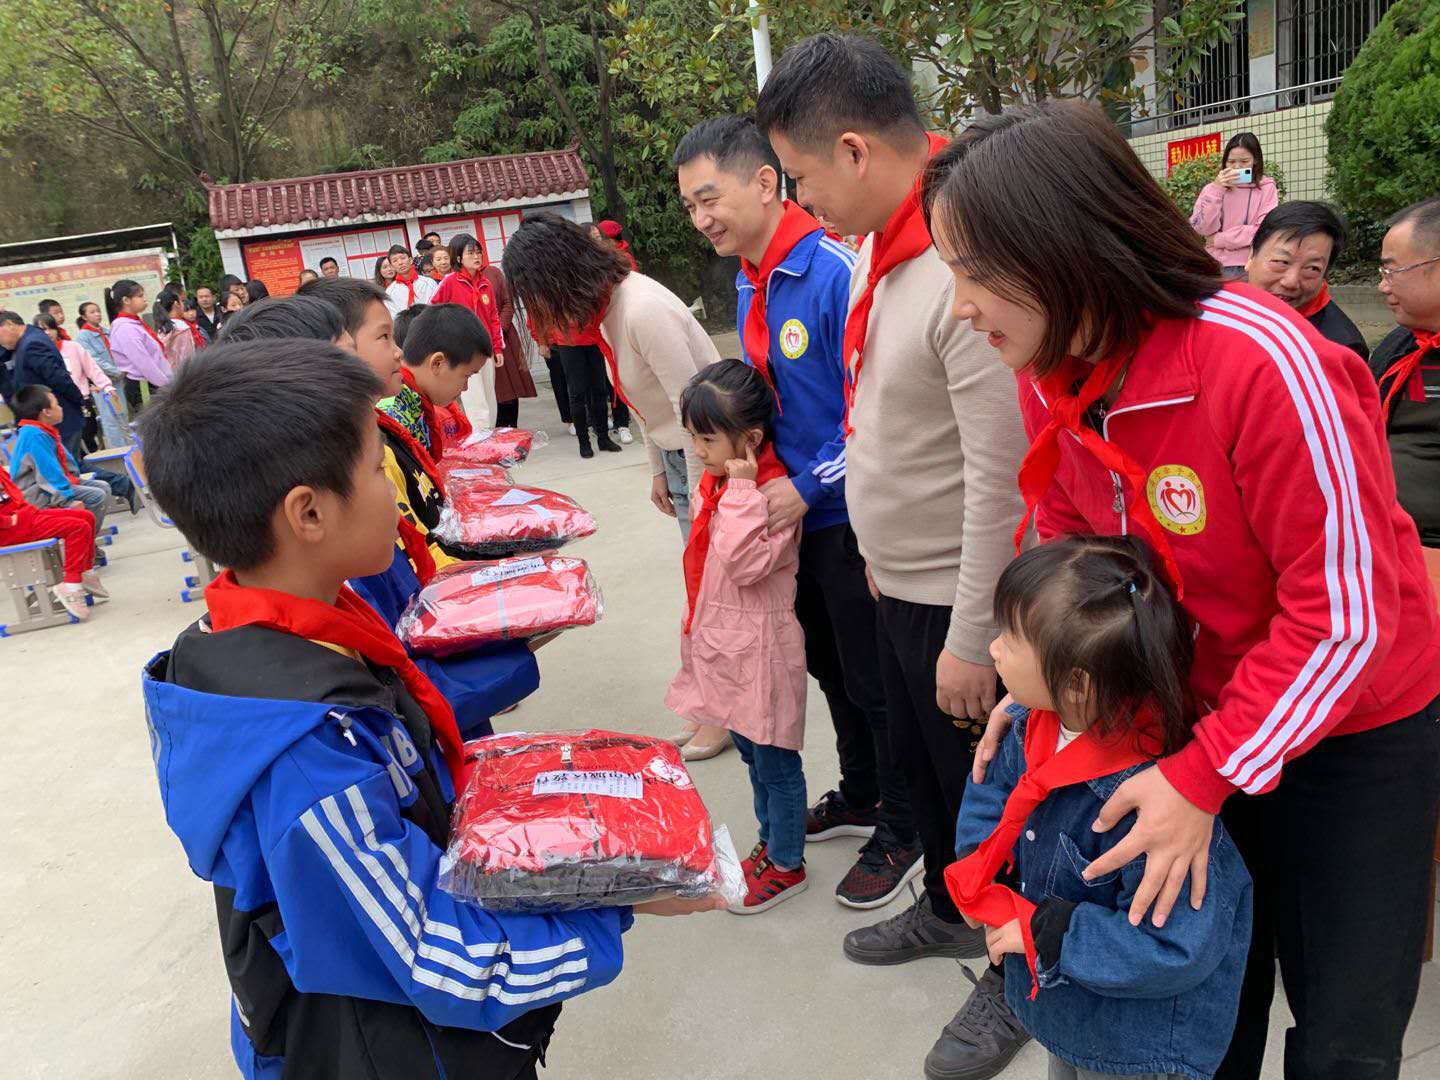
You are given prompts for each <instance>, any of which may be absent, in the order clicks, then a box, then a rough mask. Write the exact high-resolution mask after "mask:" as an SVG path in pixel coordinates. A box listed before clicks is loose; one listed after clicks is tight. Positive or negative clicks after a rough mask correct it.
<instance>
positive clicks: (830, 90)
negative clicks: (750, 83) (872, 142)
mask: <svg viewBox="0 0 1440 1080" xmlns="http://www.w3.org/2000/svg"><path fill="white" fill-rule="evenodd" d="M755 123H756V124H757V125H758V126H759V128H760V130H761V131H762V132H764V133H765V135H766V136H767V137H768V136H772V135H776V134H779V135H784V136H785V138H786V139H788V140H790V141H791V142H793V143H795V144H796V145H797V146H800V147H803V148H807V149H808V148H816V147H824V146H828V145H829V144H830V143H833V142H834V141H835V140H836V139H837V138H839V137H840V135H841V134H843V133H844V132H846V131H856V132H860V133H862V134H870V135H880V136H882V137H883V136H889V135H894V134H913V135H923V134H924V132H925V125H924V123H923V122H922V121H921V119H920V110H919V109H918V108H916V106H915V95H914V93H913V92H912V90H911V89H910V77H909V76H908V75H907V74H906V72H905V69H904V68H903V67H901V66H900V64H899V63H897V62H896V60H895V58H894V57H893V56H891V55H890V54H889V53H888V52H886V51H885V50H884V49H883V48H882V47H881V46H880V45H879V43H878V42H876V41H874V40H872V39H871V38H867V37H861V36H860V35H858V34H829V33H827V34H815V35H813V36H811V37H807V38H804V39H803V40H801V41H797V42H796V43H795V44H794V45H791V46H790V47H789V48H788V49H786V50H785V52H784V54H783V55H782V56H781V57H780V59H779V61H778V62H777V63H776V64H775V67H774V69H773V70H772V71H771V72H770V77H769V78H768V79H766V80H765V88H764V89H763V90H761V91H760V100H759V101H758V102H756V104H755Z"/></svg>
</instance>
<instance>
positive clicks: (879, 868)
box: [835, 829, 925, 910]
mask: <svg viewBox="0 0 1440 1080" xmlns="http://www.w3.org/2000/svg"><path fill="white" fill-rule="evenodd" d="M887 832H888V830H885V829H882V830H880V831H879V832H877V833H876V834H875V835H874V836H872V837H871V838H870V839H869V840H867V841H865V846H864V847H862V848H861V849H860V859H859V861H858V862H856V863H855V865H854V866H852V867H851V868H850V872H849V873H848V874H846V875H845V877H844V878H843V879H842V880H841V882H840V884H839V885H838V886H836V888H835V899H836V900H839V901H840V903H842V904H844V905H845V906H846V907H852V908H860V909H861V910H869V909H870V908H878V907H884V906H885V905H886V904H888V903H890V901H891V900H894V899H895V897H897V896H899V895H900V891H901V890H902V889H904V888H905V883H906V882H908V881H909V880H910V879H911V878H913V877H914V876H915V875H916V874H919V873H921V872H922V871H924V869H925V851H924V849H923V848H922V847H921V846H920V845H919V844H918V843H917V844H915V845H913V846H912V847H906V846H904V845H903V844H897V843H896V842H895V841H894V840H893V839H891V838H889V837H888V836H887V835H886V833H887Z"/></svg>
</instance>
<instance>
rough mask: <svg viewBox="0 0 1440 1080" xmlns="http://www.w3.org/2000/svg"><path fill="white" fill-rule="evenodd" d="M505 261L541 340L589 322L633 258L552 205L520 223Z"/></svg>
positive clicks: (507, 247) (512, 284) (513, 286)
mask: <svg viewBox="0 0 1440 1080" xmlns="http://www.w3.org/2000/svg"><path fill="white" fill-rule="evenodd" d="M450 254H451V256H452V257H453V256H454V254H455V241H453V240H452V241H450ZM501 261H502V265H503V268H504V271H505V279H506V280H507V281H508V282H509V283H510V287H511V289H512V290H513V291H514V293H515V295H516V296H518V297H519V298H520V303H521V304H522V305H523V306H524V308H525V310H526V312H528V313H529V316H530V319H531V321H532V322H533V323H534V325H535V332H536V335H537V339H538V340H546V339H553V338H555V337H559V336H562V335H565V334H568V333H571V332H573V331H574V330H575V329H576V328H583V327H586V326H589V325H590V323H591V321H592V320H593V319H595V317H596V316H598V315H599V314H600V312H602V311H603V310H604V309H605V305H606V303H608V302H609V299H610V294H611V293H612V292H614V291H615V286H617V285H619V284H620V282H622V281H624V280H625V277H626V275H627V274H629V273H630V261H629V260H628V259H626V258H625V256H624V255H623V254H622V253H621V252H620V250H619V249H618V248H616V247H615V246H614V245H613V244H611V243H609V242H608V241H605V242H603V243H601V242H597V241H596V240H595V239H594V238H593V237H591V235H590V234H589V232H587V231H586V229H585V228H584V227H583V226H580V225H577V224H575V222H573V221H571V220H570V219H569V218H564V217H561V216H560V215H559V214H554V213H550V212H548V211H547V212H545V213H542V214H535V215H533V216H532V217H527V218H526V219H525V220H524V221H522V222H521V223H520V227H519V228H518V229H516V230H515V232H514V233H512V234H511V236H510V239H509V240H508V241H507V242H506V244H505V254H504V255H503V256H502V260H501ZM456 269H459V264H458V263H457V264H456Z"/></svg>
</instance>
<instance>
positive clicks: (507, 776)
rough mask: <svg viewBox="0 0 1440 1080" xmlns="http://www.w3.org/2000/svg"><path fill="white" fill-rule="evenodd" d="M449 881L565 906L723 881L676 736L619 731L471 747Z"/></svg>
mask: <svg viewBox="0 0 1440 1080" xmlns="http://www.w3.org/2000/svg"><path fill="white" fill-rule="evenodd" d="M465 758H466V766H467V768H468V769H469V779H468V781H467V782H466V785H465V789H464V791H463V792H462V793H461V795H460V800H459V804H458V806H457V807H456V812H455V817H454V821H453V825H452V828H451V833H450V843H449V845H448V847H447V849H446V853H445V856H444V858H443V860H442V861H441V864H440V885H441V887H442V888H444V889H445V890H446V891H447V892H449V893H450V894H451V895H453V896H456V897H459V898H461V899H464V900H469V901H473V902H475V903H478V904H479V905H480V906H482V907H486V908H491V909H493V910H511V911H565V910H572V909H576V908H585V907H596V906H601V905H616V904H635V903H641V902H643V901H645V900H650V899H654V898H656V897H658V896H667V895H684V896H704V895H707V894H710V893H713V892H716V891H717V890H719V889H720V888H721V885H722V882H721V871H720V869H719V868H718V867H717V865H716V848H715V843H714V838H713V836H712V833H711V828H710V815H709V813H708V812H707V811H706V809H705V803H704V802H703V801H702V800H701V798H700V795H699V793H698V792H697V791H696V790H695V784H694V782H693V781H692V780H691V779H690V774H689V772H688V771H686V769H685V765H684V762H683V761H682V760H681V758H680V753H679V751H678V750H676V748H675V747H674V746H673V745H671V744H670V743H668V742H665V741H662V740H660V739H653V738H648V737H646V736H641V735H625V734H620V733H617V732H613V731H571V732H546V733H529V734H514V735H496V736H492V737H490V738H487V739H480V740H477V741H475V742H472V743H468V744H466V747H465Z"/></svg>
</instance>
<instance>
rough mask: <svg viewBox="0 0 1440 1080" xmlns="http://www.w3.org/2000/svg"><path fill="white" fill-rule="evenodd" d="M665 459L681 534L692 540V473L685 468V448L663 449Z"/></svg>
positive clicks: (662, 455)
mask: <svg viewBox="0 0 1440 1080" xmlns="http://www.w3.org/2000/svg"><path fill="white" fill-rule="evenodd" d="M660 456H661V457H662V458H663V459H664V460H665V486H666V487H668V488H669V489H670V501H671V502H672V503H674V504H675V518H676V520H678V521H679V522H680V535H681V536H682V537H684V538H685V542H686V543H687V544H688V543H689V542H690V474H689V472H687V471H686V469H685V451H684V450H661V451H660Z"/></svg>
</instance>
